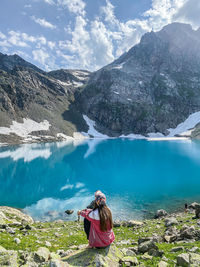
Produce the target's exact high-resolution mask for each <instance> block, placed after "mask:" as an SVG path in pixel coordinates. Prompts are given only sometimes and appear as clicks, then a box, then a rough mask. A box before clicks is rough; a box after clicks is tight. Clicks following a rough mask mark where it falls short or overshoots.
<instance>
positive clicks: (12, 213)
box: [0, 206, 34, 224]
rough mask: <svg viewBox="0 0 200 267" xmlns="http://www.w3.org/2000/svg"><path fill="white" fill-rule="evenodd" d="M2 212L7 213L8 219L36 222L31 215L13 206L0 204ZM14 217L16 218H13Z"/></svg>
mask: <svg viewBox="0 0 200 267" xmlns="http://www.w3.org/2000/svg"><path fill="white" fill-rule="evenodd" d="M0 212H3V213H6V214H7V216H6V217H7V219H8V220H9V221H10V220H11V221H14V222H16V221H20V222H22V221H24V222H26V223H30V224H32V223H33V222H34V220H33V218H31V216H29V215H27V214H24V213H23V212H21V211H20V210H18V209H14V208H11V207H6V206H0ZM13 218H14V219H13Z"/></svg>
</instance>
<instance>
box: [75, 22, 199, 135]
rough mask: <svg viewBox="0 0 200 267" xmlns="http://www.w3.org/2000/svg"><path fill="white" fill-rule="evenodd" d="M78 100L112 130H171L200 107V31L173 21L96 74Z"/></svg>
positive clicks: (99, 125)
mask: <svg viewBox="0 0 200 267" xmlns="http://www.w3.org/2000/svg"><path fill="white" fill-rule="evenodd" d="M76 105H77V107H78V106H80V107H81V108H82V109H81V112H83V111H84V112H85V113H86V115H88V117H89V118H90V119H93V120H95V121H96V126H97V129H98V130H100V131H102V132H104V133H106V134H109V135H112V136H119V135H121V134H130V133H135V134H147V133H150V132H161V133H163V134H168V131H167V129H168V128H175V127H176V126H177V125H178V124H179V123H181V122H182V121H184V120H185V119H186V118H187V117H188V116H189V115H190V114H191V113H193V112H196V111H200V30H197V31H194V30H193V29H192V27H191V26H190V25H187V24H181V23H173V24H170V25H167V26H165V27H164V28H163V29H162V30H161V31H159V32H156V33H155V32H149V33H146V34H145V35H144V36H143V37H142V38H141V41H140V43H139V44H138V45H135V46H134V47H133V48H131V49H130V50H129V51H128V52H127V53H125V54H124V55H122V56H121V57H120V58H119V59H117V60H115V61H114V62H113V63H111V64H109V65H108V66H105V67H104V68H102V69H100V70H99V71H97V72H95V73H93V74H92V76H91V79H90V80H89V82H88V84H87V86H86V87H85V88H84V89H83V90H82V91H81V93H78V92H77V95H76Z"/></svg>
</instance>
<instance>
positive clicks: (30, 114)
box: [0, 54, 90, 143]
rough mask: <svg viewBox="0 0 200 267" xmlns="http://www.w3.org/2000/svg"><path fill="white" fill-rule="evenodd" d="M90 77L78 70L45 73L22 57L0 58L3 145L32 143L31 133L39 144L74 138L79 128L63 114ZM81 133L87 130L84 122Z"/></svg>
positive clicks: (0, 139) (0, 133) (3, 56)
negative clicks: (67, 137)
mask: <svg viewBox="0 0 200 267" xmlns="http://www.w3.org/2000/svg"><path fill="white" fill-rule="evenodd" d="M63 72H65V73H67V74H68V73H69V74H70V77H68V75H66V76H63V74H62V73H63ZM73 72H74V75H73ZM75 74H77V75H75ZM78 74H79V75H80V78H79V76H78ZM54 75H55V76H57V79H56V78H54ZM59 75H60V76H61V78H60V79H59ZM89 75H90V73H89V72H88V71H85V72H84V71H78V70H77V71H76V70H74V71H69V72H68V71H67V70H61V71H59V70H58V71H55V72H50V73H46V72H44V71H42V70H40V69H38V68H37V67H35V66H34V65H32V64H30V63H28V62H26V61H25V60H23V59H22V58H20V57H19V56H16V55H14V56H7V55H3V54H0V143H1V142H20V140H24V139H27V140H29V139H30V141H31V138H30V137H29V136H28V133H31V135H33V136H35V139H36V140H38V141H39V140H43V138H45V140H46V139H47V140H55V139H59V138H61V137H62V135H60V137H59V138H58V137H57V134H58V133H61V134H65V135H69V136H73V133H74V132H76V131H77V126H76V125H74V124H73V123H71V122H69V121H66V120H64V117H63V113H64V112H65V111H66V110H67V109H68V106H69V104H70V102H71V101H73V100H74V92H75V91H77V90H79V87H80V86H82V85H83V84H84V83H85V82H86V81H87V79H88V78H89ZM27 118H28V119H30V120H27V121H26V120H25V121H24V120H23V119H27ZM13 122H14V123H15V125H13ZM35 122H37V123H38V124H37V123H35ZM16 123H17V124H16ZM39 123H40V124H39ZM42 123H43V124H42ZM11 125H12V126H11ZM2 127H6V128H2ZM78 127H79V128H80V126H79V125H78ZM11 128H12V129H11ZM81 129H82V130H87V126H86V124H85V122H84V120H82V128H81ZM6 132H8V133H7V134H6V135H5V134H2V133H6ZM16 133H18V134H16Z"/></svg>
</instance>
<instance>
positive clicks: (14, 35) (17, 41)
mask: <svg viewBox="0 0 200 267" xmlns="http://www.w3.org/2000/svg"><path fill="white" fill-rule="evenodd" d="M8 34H9V38H8V41H9V43H11V44H13V45H16V46H21V47H27V46H28V44H27V43H26V42H24V41H21V36H20V33H19V32H15V31H9V32H8Z"/></svg>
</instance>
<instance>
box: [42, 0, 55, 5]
mask: <svg viewBox="0 0 200 267" xmlns="http://www.w3.org/2000/svg"><path fill="white" fill-rule="evenodd" d="M44 2H45V3H47V4H49V5H54V4H55V3H54V1H53V0H44Z"/></svg>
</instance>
